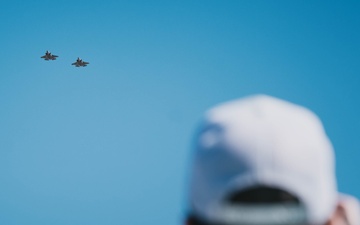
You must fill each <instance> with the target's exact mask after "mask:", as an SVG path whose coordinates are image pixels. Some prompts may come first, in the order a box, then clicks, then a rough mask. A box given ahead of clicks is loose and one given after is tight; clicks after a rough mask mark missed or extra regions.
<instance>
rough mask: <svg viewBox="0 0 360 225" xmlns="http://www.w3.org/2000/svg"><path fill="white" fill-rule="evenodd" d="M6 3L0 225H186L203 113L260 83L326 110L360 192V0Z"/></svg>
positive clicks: (350, 179) (343, 175) (342, 167)
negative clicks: (80, 64)
mask: <svg viewBox="0 0 360 225" xmlns="http://www.w3.org/2000/svg"><path fill="white" fill-rule="evenodd" d="M1 3H2V4H1V7H0V30H1V35H0V46H1V53H0V182H1V185H0V212H1V216H0V224H6V225H20V224H21V225H22V224H27V225H33V224H34V225H35V224H36V225H47V224H52V225H64V224H70V225H72V224H76V225H77V224H87V225H92V224H94V225H95V224H96V225H98V224H102V225H113V224H131V225H143V224H166V225H169V224H174V225H175V224H181V221H182V217H183V213H184V208H185V206H186V188H187V179H186V178H187V176H188V170H187V169H188V166H189V162H190V156H191V148H190V146H191V144H190V143H191V138H192V134H193V132H194V129H195V127H196V123H197V122H198V121H199V118H200V117H201V115H202V113H203V112H204V111H205V110H206V109H208V108H209V107H211V106H213V105H215V104H218V103H220V102H223V101H227V100H232V99H235V98H238V97H244V96H247V95H250V94H257V93H264V94H269V95H273V96H276V97H280V98H283V99H286V100H289V101H292V102H295V103H297V104H301V105H304V106H306V107H309V108H310V109H312V110H313V111H314V112H315V113H317V114H318V115H319V116H320V118H321V119H322V121H323V123H324V125H325V128H326V131H327V133H328V135H329V137H330V138H331V140H332V142H333V144H334V147H335V151H336V157H337V169H336V172H337V176H338V186H339V190H340V191H343V192H347V193H350V194H353V195H355V196H357V197H360V179H359V166H358V161H359V158H360V150H359V146H360V139H359V134H360V120H359V115H360V104H359V103H360V89H359V85H360V76H359V75H360V69H359V60H360V42H359V40H360V30H359V27H360V15H359V13H358V12H359V11H360V3H359V2H358V1H341V2H339V1H315V2H314V1H210V0H209V1H91V0H90V1H82V0H79V1H6V0H4V1H2V2H1ZM46 50H49V51H51V52H52V53H54V54H57V55H59V58H58V60H56V61H51V62H47V61H43V60H41V59H40V56H41V55H43V54H44V52H45V51H46ZM77 57H81V58H83V59H84V60H85V61H89V62H90V65H89V66H88V67H86V68H75V67H72V66H71V65H70V64H71V63H72V62H73V61H75V59H76V58H77Z"/></svg>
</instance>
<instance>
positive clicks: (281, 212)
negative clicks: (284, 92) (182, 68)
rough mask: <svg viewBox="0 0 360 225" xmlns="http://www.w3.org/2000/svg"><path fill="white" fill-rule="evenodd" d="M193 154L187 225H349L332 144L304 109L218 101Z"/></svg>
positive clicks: (264, 100)
mask: <svg viewBox="0 0 360 225" xmlns="http://www.w3.org/2000/svg"><path fill="white" fill-rule="evenodd" d="M194 149H195V153H194V160H193V167H192V171H191V181H190V190H189V209H188V210H189V212H188V215H187V220H186V223H187V225H343V224H344V225H350V223H349V221H346V218H345V215H346V207H344V204H340V201H339V200H338V199H339V193H338V192H337V185H336V178H335V169H334V152H333V147H332V144H331V142H330V140H329V139H328V137H327V135H326V133H325V131H324V128H323V126H322V124H321V121H320V120H319V119H318V117H317V116H316V115H315V114H314V113H312V112H311V111H310V110H308V109H306V108H304V107H302V106H298V105H295V104H293V103H290V102H287V101H284V100H280V99H277V98H273V97H270V96H266V95H257V96H251V97H247V98H244V99H240V100H235V101H230V102H227V103H223V104H220V105H219V106H216V107H214V108H212V109H210V110H209V111H208V112H207V113H206V114H205V116H204V119H203V121H202V123H201V125H200V127H199V130H198V133H197V135H196V137H195V146H194ZM351 225H353V224H351ZM357 225H358V224H357Z"/></svg>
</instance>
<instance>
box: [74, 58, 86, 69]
mask: <svg viewBox="0 0 360 225" xmlns="http://www.w3.org/2000/svg"><path fill="white" fill-rule="evenodd" d="M87 64H89V63H88V62H85V61H83V60H82V59H80V58H79V57H78V58H77V59H76V62H74V63H72V64H71V65H74V66H76V67H85V66H87Z"/></svg>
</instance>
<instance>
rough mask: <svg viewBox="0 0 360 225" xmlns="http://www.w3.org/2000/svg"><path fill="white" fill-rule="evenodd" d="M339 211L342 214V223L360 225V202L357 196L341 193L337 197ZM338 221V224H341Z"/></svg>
mask: <svg viewBox="0 0 360 225" xmlns="http://www.w3.org/2000/svg"><path fill="white" fill-rule="evenodd" d="M339 205H340V207H341V210H342V211H341V213H342V214H343V221H340V222H342V224H346V225H360V203H359V200H358V199H357V198H355V197H354V196H351V195H346V194H341V195H340V199H339ZM340 222H339V224H341V223H340Z"/></svg>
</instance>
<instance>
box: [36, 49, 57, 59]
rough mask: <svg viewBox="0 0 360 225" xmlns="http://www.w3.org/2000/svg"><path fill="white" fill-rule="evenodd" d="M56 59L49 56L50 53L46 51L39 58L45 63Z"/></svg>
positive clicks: (51, 55)
mask: <svg viewBox="0 0 360 225" xmlns="http://www.w3.org/2000/svg"><path fill="white" fill-rule="evenodd" d="M56 57H59V56H57V55H53V54H51V52H49V51H46V52H45V55H43V56H41V57H40V58H43V59H45V60H46V61H49V60H56Z"/></svg>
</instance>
